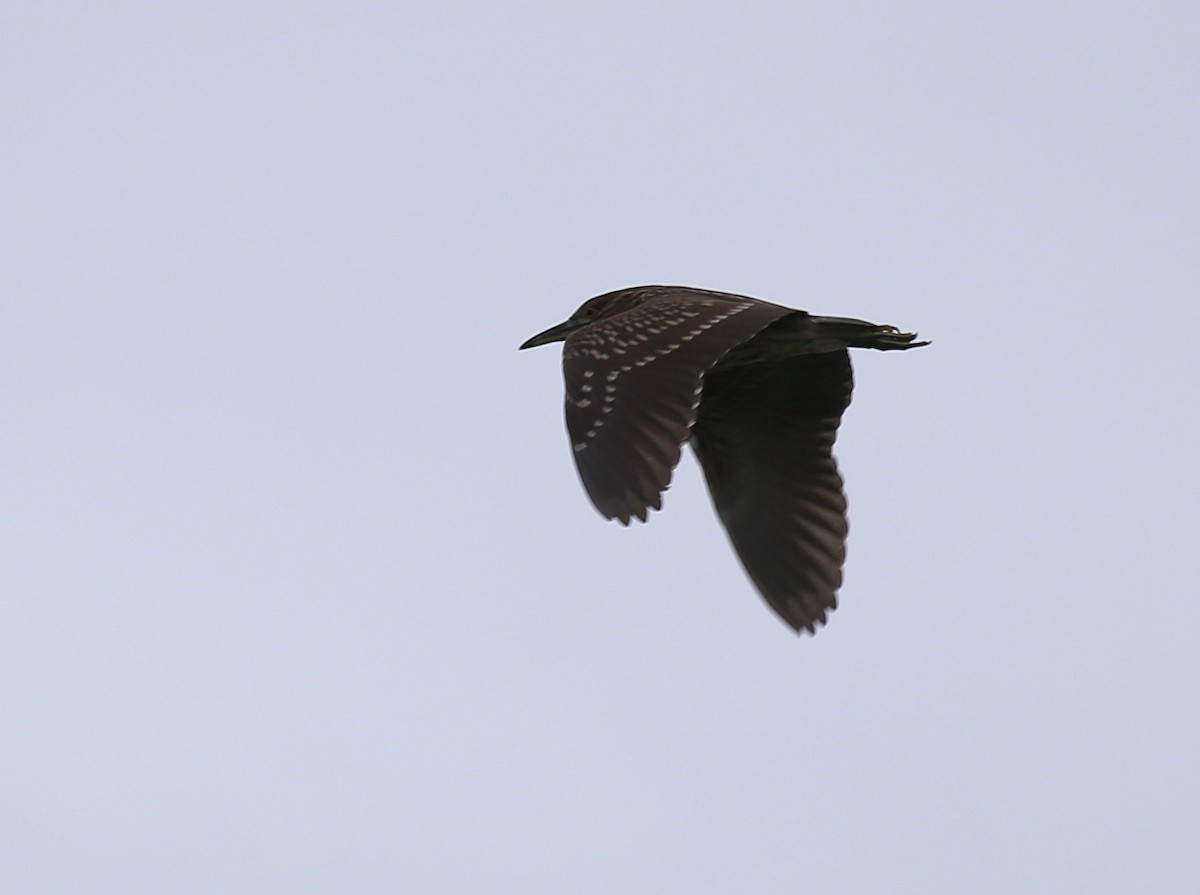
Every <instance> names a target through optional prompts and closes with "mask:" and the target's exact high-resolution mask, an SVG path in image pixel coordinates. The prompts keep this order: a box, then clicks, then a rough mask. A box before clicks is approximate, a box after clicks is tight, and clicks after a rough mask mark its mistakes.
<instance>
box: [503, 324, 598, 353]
mask: <svg viewBox="0 0 1200 895" xmlns="http://www.w3.org/2000/svg"><path fill="white" fill-rule="evenodd" d="M583 325H584V324H582V323H578V322H576V321H574V320H565V321H563V322H562V323H560V324H558V325H557V326H552V327H550V328H549V329H548V330H545V331H544V332H540V333H538V334H537V335H536V336H532V337H531V338H528V339H526V340H525V341H524V342H522V343H521V347H520V348H518V349H517V350H518V351H524V350H525V349H526V348H537V347H538V346H539V345H549V344H550V343H551V342H561V341H562V340H563V339H565V338H566V337H567V336H569V335H570V334H571V333H573V332H575V330H577V329H579V328H580V327H581V326H583Z"/></svg>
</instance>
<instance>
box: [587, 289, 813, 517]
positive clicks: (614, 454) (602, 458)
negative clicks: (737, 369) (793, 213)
mask: <svg viewBox="0 0 1200 895" xmlns="http://www.w3.org/2000/svg"><path fill="white" fill-rule="evenodd" d="M790 313H792V312H791V311H790V310H789V309H788V308H784V307H781V306H780V305H774V304H770V303H769V302H761V301H756V300H754V299H749V298H743V297H742V296H737V295H729V294H726V293H716V292H704V291H701V290H694V291H693V290H682V289H681V290H670V291H664V294H661V295H658V296H656V297H654V298H651V299H649V300H647V301H646V302H644V303H643V304H640V305H637V306H636V307H633V308H631V309H630V310H628V311H624V312H622V313H619V314H615V315H613V316H612V317H606V318H603V319H600V320H597V321H596V322H594V323H592V324H590V325H589V326H587V327H586V328H584V329H582V330H580V331H578V332H577V333H574V334H572V335H571V336H569V337H568V338H567V340H566V345H565V346H564V347H563V375H564V378H565V379H566V392H567V398H566V413H567V432H568V434H569V435H570V438H571V448H572V450H573V451H574V453H575V464H576V466H577V467H578V469H579V477H580V478H581V479H582V480H583V485H584V488H586V489H587V493H588V496H589V497H590V498H591V500H592V503H594V504H595V505H596V509H598V510H599V511H600V512H601V513H602V514H603V515H605V516H606V517H608V518H610V519H612V518H617V519H620V520H621V522H622V523H624V524H628V523H629V520H630V519H631V518H633V517H634V516H636V517H637V518H639V519H641V520H642V521H645V519H646V513H647V512H648V510H649V509H651V508H653V509H659V508H660V507H661V505H662V492H663V491H665V490H666V489H667V486H668V485H669V484H670V482H671V473H672V471H673V470H674V469H675V466H676V464H678V463H679V454H680V450H681V446H682V444H683V442H684V441H685V440H686V439H687V437H688V430H689V429H690V428H691V425H692V422H693V421H694V419H695V414H696V407H697V405H698V403H699V400H700V383H701V380H702V377H703V376H704V372H705V371H706V370H708V369H709V368H710V367H711V366H712V365H713V364H715V363H716V362H717V361H718V360H719V359H720V358H721V356H722V355H724V354H725V352H727V351H728V350H729V349H731V348H733V347H734V346H736V345H739V344H741V343H742V342H744V341H746V340H747V339H749V338H750V337H751V336H753V335H755V334H756V333H758V332H759V331H761V330H762V329H763V328H765V327H766V326H768V325H769V324H770V323H771V322H772V321H774V320H777V319H779V318H780V317H783V316H785V315H787V314H790Z"/></svg>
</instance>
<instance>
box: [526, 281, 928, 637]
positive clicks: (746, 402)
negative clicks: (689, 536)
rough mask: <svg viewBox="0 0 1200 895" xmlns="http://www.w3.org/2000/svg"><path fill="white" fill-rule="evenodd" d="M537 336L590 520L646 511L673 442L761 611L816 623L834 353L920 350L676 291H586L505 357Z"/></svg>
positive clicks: (825, 580)
mask: <svg viewBox="0 0 1200 895" xmlns="http://www.w3.org/2000/svg"><path fill="white" fill-rule="evenodd" d="M553 342H563V353H562V365H563V378H564V380H565V384H566V400H565V411H566V425H567V434H568V436H569V439H570V444H571V451H572V454H573V455H574V458H575V465H576V468H577V469H578V472H579V477H580V479H581V481H582V483H583V487H584V490H585V491H586V492H587V495H588V497H589V498H590V499H591V501H592V503H593V504H594V505H595V507H596V509H597V510H599V512H600V513H601V515H603V516H604V517H605V518H607V519H616V520H618V521H620V522H621V524H623V525H628V524H629V523H630V521H631V520H633V519H635V518H636V519H638V520H640V521H642V522H645V521H646V518H647V514H648V513H649V511H650V510H659V509H661V508H662V495H663V493H664V492H665V491H666V490H667V488H668V487H669V485H670V483H671V477H672V474H673V473H674V470H675V467H676V466H677V465H678V463H679V461H680V456H681V454H682V449H683V444H684V442H687V443H689V444H690V445H691V448H692V451H693V452H694V454H695V455H696V458H697V459H698V460H699V462H700V466H701V469H702V470H703V472H704V478H705V480H706V482H707V483H708V489H709V493H710V495H711V497H712V501H713V505H714V507H715V509H716V513H717V517H718V518H719V519H720V521H721V523H722V525H723V526H724V528H725V531H726V533H727V534H728V536H729V540H730V542H731V544H732V546H733V549H734V551H735V552H736V553H737V555H738V557H739V559H740V560H741V563H742V566H743V568H744V569H745V571H746V574H747V575H748V577H749V578H750V580H751V582H752V583H753V584H754V585H755V587H756V588H757V590H758V591H759V593H760V594H761V595H762V597H763V598H764V599H765V601H766V602H767V604H768V605H769V606H770V607H771V609H773V610H774V611H775V613H776V614H777V615H778V616H779V617H780V618H781V619H782V620H783V621H784V622H785V623H786V624H787V625H789V626H790V627H791V628H792V629H793V630H794V631H796V632H797V633H802V632H805V631H807V632H808V633H809V634H815V633H816V630H817V627H818V626H820V625H824V624H826V622H827V618H828V614H829V613H830V612H832V611H833V610H834V609H835V608H836V607H837V591H838V589H839V588H840V587H841V584H842V580H843V566H844V564H845V558H846V536H847V533H848V523H847V519H846V497H845V492H844V488H843V482H842V477H841V474H840V473H839V471H838V466H837V461H836V460H835V458H834V456H833V445H834V440H835V438H836V436H837V430H838V425H839V423H840V422H841V418H842V414H843V413H844V412H845V410H846V408H847V407H848V406H849V404H850V393H851V390H852V388H853V375H852V372H851V367H850V354H849V351H848V349H849V348H873V349H876V350H879V351H895V350H906V349H909V348H918V347H921V346H924V345H928V344H930V343H929V342H923V341H917V335H916V334H915V333H905V332H901V331H900V330H898V329H897V328H896V327H894V326H888V325H879V324H875V323H869V322H867V321H865V320H856V319H853V318H849V317H824V316H818V315H814V314H810V313H808V312H807V311H799V310H795V309H792V308H788V307H784V306H783V305H778V304H773V303H772V302H768V301H763V300H761V299H757V298H751V297H749V296H745V295H736V294H734V293H730V292H716V291H712V290H708V289H699V288H693V287H689V286H635V287H631V288H627V289H619V290H617V291H615V292H608V293H605V294H604V295H598V296H596V297H595V298H591V299H589V300H588V301H586V302H584V303H583V304H582V305H581V306H580V307H579V309H578V310H576V311H575V313H573V314H572V315H571V316H570V317H569V318H568V319H567V320H565V321H564V322H562V323H560V324H558V325H556V326H552V327H550V328H549V329H547V330H545V331H543V332H540V333H538V334H537V335H535V336H533V337H531V338H529V339H527V340H526V341H525V342H524V343H522V344H521V346H520V349H519V350H524V349H526V348H534V347H537V346H540V345H548V344H550V343H553Z"/></svg>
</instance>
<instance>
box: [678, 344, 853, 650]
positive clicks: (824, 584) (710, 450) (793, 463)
mask: <svg viewBox="0 0 1200 895" xmlns="http://www.w3.org/2000/svg"><path fill="white" fill-rule="evenodd" d="M852 387H853V375H852V373H851V370H850V356H849V353H848V352H847V351H846V350H845V349H841V350H838V351H832V352H828V353H822V354H810V355H801V356H795V357H789V358H786V359H783V360H778V361H772V362H769V363H760V364H753V365H748V366H740V367H738V368H736V369H735V370H734V371H733V375H730V374H729V373H727V372H725V371H723V370H722V369H721V368H718V369H716V370H714V371H713V372H712V373H711V374H710V375H709V376H708V377H707V378H706V380H705V382H704V400H703V402H702V403H701V404H700V410H699V415H698V416H697V419H696V422H695V427H694V428H693V430H692V438H691V442H692V447H693V449H694V450H695V452H696V456H697V457H698V458H699V460H700V464H701V466H702V467H703V468H704V476H705V478H706V479H707V481H708V487H709V491H710V492H711V494H712V499H713V503H714V505H715V506H716V509H717V515H718V516H719V517H720V519H721V522H722V524H723V525H724V526H725V530H726V532H728V534H729V540H730V541H731V542H732V543H733V547H734V549H735V550H736V551H737V554H738V557H739V558H740V559H741V561H742V565H743V566H744V567H745V569H746V572H747V574H748V575H749V576H750V578H751V580H752V581H753V582H754V584H755V586H756V587H757V588H758V590H759V592H760V593H761V594H762V595H763V597H764V598H765V599H766V601H767V602H768V603H769V604H770V605H771V608H772V609H774V610H775V611H776V612H777V613H778V614H779V615H780V617H782V618H783V620H784V621H785V622H787V623H788V624H789V625H791V626H792V627H793V628H795V629H796V630H797V631H799V630H801V629H807V630H808V631H810V632H811V631H814V630H815V629H816V626H817V625H818V624H824V622H825V618H826V615H827V614H828V613H829V612H830V611H832V610H833V609H834V608H835V607H836V606H837V596H836V593H837V589H838V587H839V586H841V583H842V565H843V563H844V562H845V558H846V533H847V523H846V498H845V495H844V493H843V491H842V478H841V476H840V475H839V473H838V469H837V462H836V461H835V460H834V457H833V443H834V439H835V438H836V436H837V428H838V424H839V423H840V422H841V417H842V414H843V413H844V412H845V410H846V407H847V406H848V405H849V403H850V392H851V389H852Z"/></svg>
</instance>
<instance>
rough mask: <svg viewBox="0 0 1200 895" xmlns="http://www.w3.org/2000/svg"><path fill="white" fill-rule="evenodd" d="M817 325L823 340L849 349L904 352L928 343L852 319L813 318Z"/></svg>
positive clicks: (891, 328)
mask: <svg viewBox="0 0 1200 895" xmlns="http://www.w3.org/2000/svg"><path fill="white" fill-rule="evenodd" d="M812 320H813V322H815V323H816V324H817V329H818V332H819V333H820V336H819V337H818V338H821V339H834V340H837V341H839V342H844V343H845V344H846V346H847V347H849V348H874V349H876V350H877V351H903V350H904V349H906V348H920V347H922V346H923V345H928V344H929V343H928V342H918V341H916V338H917V334H916V333H902V332H900V330H898V329H896V327H894V326H888V325H886V324H884V325H880V324H878V323H868V322H867V321H866V320H855V319H854V318H852V317H817V316H814V317H813V318H812Z"/></svg>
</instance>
